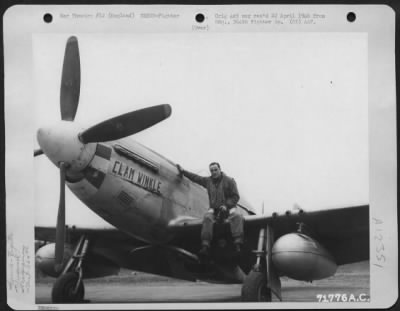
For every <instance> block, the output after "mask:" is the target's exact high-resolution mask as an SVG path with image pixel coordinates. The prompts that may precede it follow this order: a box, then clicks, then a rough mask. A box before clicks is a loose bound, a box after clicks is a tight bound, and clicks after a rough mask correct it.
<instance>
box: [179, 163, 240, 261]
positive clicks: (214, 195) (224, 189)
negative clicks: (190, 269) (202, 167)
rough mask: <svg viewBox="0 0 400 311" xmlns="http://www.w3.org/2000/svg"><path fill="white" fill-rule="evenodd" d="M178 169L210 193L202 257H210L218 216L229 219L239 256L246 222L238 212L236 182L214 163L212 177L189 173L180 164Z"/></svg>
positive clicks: (203, 227) (204, 226) (203, 230)
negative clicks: (214, 227)
mask: <svg viewBox="0 0 400 311" xmlns="http://www.w3.org/2000/svg"><path fill="white" fill-rule="evenodd" d="M177 168H178V170H179V173H180V175H181V176H182V175H183V176H186V177H187V178H189V179H190V180H191V181H193V182H195V183H197V184H199V185H201V186H203V187H204V188H206V189H207V192H208V198H209V203H210V209H209V210H208V211H207V212H206V214H205V215H204V218H203V226H202V229H201V241H202V248H201V250H200V255H201V256H204V257H206V256H208V255H209V248H210V243H211V241H212V237H213V226H214V223H215V222H216V220H217V219H216V218H217V215H224V216H223V217H224V218H225V219H228V221H229V224H230V228H231V232H232V237H233V241H234V244H235V251H236V255H238V254H239V253H240V251H241V246H242V244H243V235H244V234H243V222H244V221H243V216H242V215H241V214H240V213H238V212H237V210H236V204H237V202H238V201H239V192H238V189H237V186H236V182H235V180H234V179H233V178H231V177H229V176H227V175H225V174H224V173H223V172H222V171H221V166H220V165H219V163H217V162H212V163H211V164H210V165H209V169H210V173H211V176H210V177H202V176H199V175H196V174H193V173H191V172H188V171H186V170H184V169H182V167H181V166H180V165H179V164H178V165H177Z"/></svg>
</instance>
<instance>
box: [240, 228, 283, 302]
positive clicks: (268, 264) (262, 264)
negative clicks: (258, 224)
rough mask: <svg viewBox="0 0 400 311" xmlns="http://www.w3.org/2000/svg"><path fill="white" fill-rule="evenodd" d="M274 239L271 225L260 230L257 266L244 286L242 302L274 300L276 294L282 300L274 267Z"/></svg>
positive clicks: (279, 283) (256, 251) (248, 276)
mask: <svg viewBox="0 0 400 311" xmlns="http://www.w3.org/2000/svg"><path fill="white" fill-rule="evenodd" d="M273 241H274V237H273V230H272V228H271V226H270V225H267V226H266V227H265V228H261V229H260V233H259V237H258V246H257V250H255V251H254V252H255V253H256V256H257V261H256V264H255V265H254V267H253V269H252V270H251V271H250V273H249V274H248V275H247V276H246V278H245V280H244V283H243V286H242V301H267V302H270V301H271V300H272V293H274V294H275V295H276V296H277V297H278V298H279V299H280V300H282V297H281V282H280V279H279V277H278V276H277V275H276V272H275V270H274V268H273V266H272V245H273Z"/></svg>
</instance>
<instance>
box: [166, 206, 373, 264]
mask: <svg viewBox="0 0 400 311" xmlns="http://www.w3.org/2000/svg"><path fill="white" fill-rule="evenodd" d="M244 219H245V240H246V242H245V243H247V244H251V245H250V247H251V248H253V249H254V248H255V247H256V245H257V241H258V234H259V229H260V228H262V227H265V226H266V225H267V224H269V225H271V227H272V228H273V231H274V237H275V239H277V238H279V237H280V236H282V235H284V234H287V233H291V232H295V231H297V230H298V228H299V225H298V224H299V223H303V224H304V226H303V229H304V233H306V234H308V235H310V236H311V237H313V238H314V239H316V240H317V241H318V242H319V243H321V244H322V245H323V246H324V247H325V248H326V249H327V250H328V251H329V252H330V253H331V254H332V255H333V257H334V258H335V260H336V263H337V264H338V265H343V264H347V263H352V262H358V261H363V260H368V259H369V205H362V206H352V207H345V208H335V209H327V210H320V211H312V212H304V211H301V210H300V211H298V212H296V213H293V212H291V213H287V214H282V215H276V214H275V215H270V216H266V215H247V216H244ZM201 223H202V220H201V219H182V220H181V221H177V222H174V223H171V224H170V229H171V231H173V232H175V233H176V240H177V241H178V243H180V242H182V239H181V238H180V237H182V236H185V237H186V238H185V239H189V236H192V241H193V239H194V238H197V240H199V238H200V230H201ZM224 227H225V229H226V230H229V225H228V224H227V223H225V224H224Z"/></svg>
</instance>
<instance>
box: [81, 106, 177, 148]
mask: <svg viewBox="0 0 400 311" xmlns="http://www.w3.org/2000/svg"><path fill="white" fill-rule="evenodd" d="M170 115H171V106H170V105H168V104H164V105H158V106H152V107H148V108H144V109H140V110H135V111H132V112H128V113H125V114H122V115H120V116H118V117H114V118H111V119H108V120H106V121H103V122H101V123H99V124H96V125H94V126H92V127H90V128H88V129H87V130H85V131H84V132H82V133H81V134H80V135H79V139H80V140H81V141H82V142H83V143H84V144H87V143H91V142H104V141H109V140H116V139H120V138H123V137H126V136H130V135H133V134H136V133H138V132H140V131H143V130H145V129H147V128H149V127H151V126H153V125H155V124H157V123H158V122H161V121H162V120H164V119H166V118H168V117H169V116H170Z"/></svg>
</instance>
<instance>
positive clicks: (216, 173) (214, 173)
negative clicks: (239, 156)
mask: <svg viewBox="0 0 400 311" xmlns="http://www.w3.org/2000/svg"><path fill="white" fill-rule="evenodd" d="M210 173H211V178H213V179H217V178H219V177H220V176H221V169H220V168H219V167H218V165H216V164H213V165H211V166H210Z"/></svg>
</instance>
